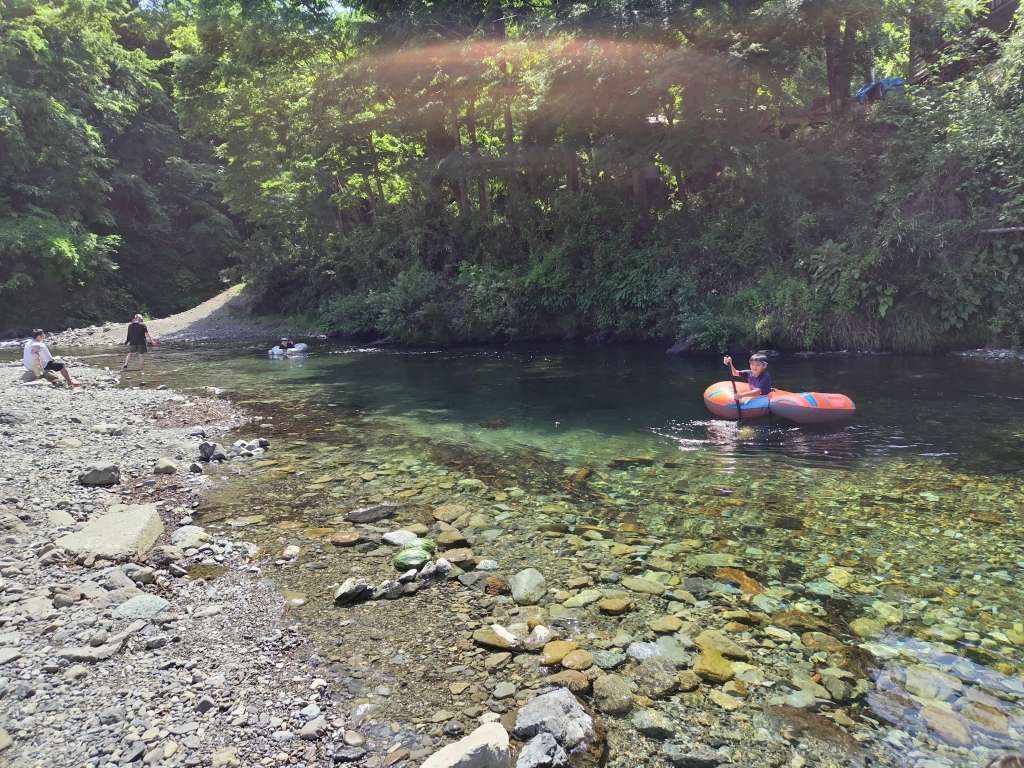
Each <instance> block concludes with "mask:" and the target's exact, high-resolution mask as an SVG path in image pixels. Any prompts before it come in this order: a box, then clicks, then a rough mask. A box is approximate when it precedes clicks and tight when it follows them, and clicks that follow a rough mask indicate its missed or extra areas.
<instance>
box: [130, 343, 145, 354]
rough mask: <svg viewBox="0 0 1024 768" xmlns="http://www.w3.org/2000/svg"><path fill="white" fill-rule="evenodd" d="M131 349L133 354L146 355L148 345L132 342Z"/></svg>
mask: <svg viewBox="0 0 1024 768" xmlns="http://www.w3.org/2000/svg"><path fill="white" fill-rule="evenodd" d="M130 349H131V351H132V354H134V355H144V354H146V345H145V344H132V345H131V347H130Z"/></svg>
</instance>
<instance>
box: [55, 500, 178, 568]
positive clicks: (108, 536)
mask: <svg viewBox="0 0 1024 768" xmlns="http://www.w3.org/2000/svg"><path fill="white" fill-rule="evenodd" d="M163 532H164V524H163V522H162V521H161V520H160V513H159V512H157V510H156V505H154V504H129V505H121V504H117V505H114V506H113V507H111V511H110V512H108V513H107V514H105V515H103V516H101V517H97V518H93V519H92V520H90V521H89V522H88V523H86V524H85V526H83V527H82V530H80V531H76V532H75V533H69V534H68V535H67V536H61V537H60V538H59V539H57V541H56V542H55V543H56V545H57V546H58V547H60V548H61V549H65V550H67V551H68V552H71V553H73V554H76V555H94V556H96V557H102V558H105V559H107V560H138V559H140V558H142V556H143V555H145V554H146V552H148V551H149V549H150V547H152V546H153V543H154V542H155V541H156V540H157V539H158V538H160V536H161V535H162V534H163Z"/></svg>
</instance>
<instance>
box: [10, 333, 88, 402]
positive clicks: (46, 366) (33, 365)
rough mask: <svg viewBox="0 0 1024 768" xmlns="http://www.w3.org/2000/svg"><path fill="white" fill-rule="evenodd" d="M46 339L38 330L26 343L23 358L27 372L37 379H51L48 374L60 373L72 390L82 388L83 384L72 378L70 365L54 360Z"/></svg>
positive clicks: (44, 334)
mask: <svg viewBox="0 0 1024 768" xmlns="http://www.w3.org/2000/svg"><path fill="white" fill-rule="evenodd" d="M45 338H46V332H45V331H44V330H43V329H42V328H36V329H35V330H34V331H32V337H31V338H30V339H29V340H28V341H26V342H25V351H24V354H23V355H22V358H21V359H22V363H23V364H24V366H25V370H26V371H28V372H29V373H31V374H33V375H34V377H35V378H37V379H40V378H44V377H45V378H49V377H48V376H46V374H47V373H50V374H53V373H59V374H60V375H61V376H63V377H64V381H66V382H67V383H68V386H69V387H71V388H72V389H77V388H78V387H80V386H81V384H79V383H78V382H77V381H76V380H75V379H74V378H73V377H72V376H71V371H70V370H68V364H67V363H64V362H61V361H60V360H54V358H53V355H51V354H50V349H49V347H47V346H46V342H45V341H44V339H45Z"/></svg>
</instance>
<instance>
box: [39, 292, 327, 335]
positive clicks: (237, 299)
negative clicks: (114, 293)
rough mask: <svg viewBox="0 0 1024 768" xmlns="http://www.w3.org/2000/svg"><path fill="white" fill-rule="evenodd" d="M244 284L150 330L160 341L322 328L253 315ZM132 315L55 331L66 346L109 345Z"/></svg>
mask: <svg viewBox="0 0 1024 768" xmlns="http://www.w3.org/2000/svg"><path fill="white" fill-rule="evenodd" d="M244 287H245V286H244V285H243V284H239V285H234V286H232V287H230V288H228V289H227V290H225V291H222V292H221V293H218V294H217V295H216V296H214V297H213V298H211V299H207V300H206V301H204V302H203V303H202V304H199V305H197V306H195V307H192V309H187V310H185V311H184V312H179V313H178V314H176V315H171V316H170V317H164V318H160V319H157V320H147V321H146V326H147V327H148V328H149V332H150V334H151V335H152V336H153V337H155V338H156V339H157V340H158V341H213V340H225V341H228V340H231V341H238V340H251V339H266V340H267V341H271V340H273V339H274V338H275V337H278V336H281V335H289V336H310V335H316V334H318V333H320V331H319V330H316V329H310V328H300V327H297V326H296V325H295V324H294V322H291V321H288V320H286V319H283V318H277V317H268V316H263V317H257V316H254V315H251V314H250V313H249V311H248V308H247V306H246V304H247V302H246V297H245V295H244V293H243V288H244ZM127 325H128V318H125V320H124V322H120V323H107V324H105V325H99V326H90V327H88V328H76V329H72V330H68V331H62V332H61V333H57V334H54V335H53V337H52V339H53V342H54V343H55V344H59V345H62V346H90V347H92V346H107V345H114V344H122V343H123V342H124V338H125V332H126V328H127Z"/></svg>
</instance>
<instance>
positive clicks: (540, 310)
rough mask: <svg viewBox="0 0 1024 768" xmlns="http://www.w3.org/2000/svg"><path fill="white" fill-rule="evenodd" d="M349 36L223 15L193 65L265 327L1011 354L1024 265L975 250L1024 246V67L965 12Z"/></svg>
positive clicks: (307, 21)
mask: <svg viewBox="0 0 1024 768" xmlns="http://www.w3.org/2000/svg"><path fill="white" fill-rule="evenodd" d="M332 8H336V6H330V7H328V6H320V5H316V4H311V3H306V4H301V5H300V4H294V3H292V4H288V5H287V6H284V5H281V6H279V5H277V4H274V3H272V2H270V0H263V1H260V0H248V1H246V2H204V3H200V4H199V5H198V6H197V14H198V15H197V20H196V24H195V26H194V27H191V28H188V29H182V30H180V34H179V35H178V36H177V37H176V39H175V44H176V45H177V47H178V53H177V55H176V67H177V70H176V71H177V80H176V83H177V87H178V92H177V93H178V97H179V98H180V104H181V107H182V110H183V111H182V114H183V115H184V116H185V119H186V121H187V124H188V126H189V127H190V129H191V130H193V131H195V132H197V133H198V134H199V135H203V136H209V137H212V138H214V139H215V140H216V141H217V142H218V143H219V147H220V152H221V155H222V157H223V159H224V160H225V162H226V164H227V169H226V175H225V182H224V187H223V188H224V190H225V191H226V194H227V199H228V201H229V203H230V204H231V205H232V206H233V207H234V208H235V209H236V210H237V211H239V212H241V213H244V214H245V216H246V217H247V218H248V220H249V221H250V222H251V224H252V225H253V228H254V232H253V236H252V238H251V239H250V240H249V242H248V244H247V254H246V265H247V269H248V271H249V273H250V275H251V278H252V280H253V285H254V288H255V290H256V291H257V293H258V294H259V295H261V296H262V297H263V303H264V306H266V307H273V308H275V309H284V310H288V311H293V312H314V311H315V312H319V313H320V315H321V316H322V317H323V318H324V319H325V321H326V322H327V323H328V324H329V325H330V326H331V327H332V328H334V329H335V330H337V331H339V332H341V333H344V334H349V335H357V336H359V335H362V336H378V335H382V336H387V337H391V338H394V339H398V340H403V341H453V340H456V341H464V340H485V339H495V338H499V339H500V338H536V337H575V336H583V335H588V334H597V335H599V336H602V335H603V336H616V337H619V338H650V337H660V338H670V337H674V338H678V339H688V340H690V341H691V342H692V343H694V344H696V345H700V346H705V347H716V346H720V345H723V344H725V343H726V342H728V341H740V342H743V343H747V344H751V345H753V344H758V345H760V344H776V345H782V346H790V347H819V348H822V347H823V348H828V347H845V346H855V347H858V348H897V349H927V348H934V347H937V346H940V345H949V344H957V343H966V342H971V343H973V342H985V341H997V340H1009V341H1012V342H1014V343H1017V342H1019V341H1020V337H1021V335H1022V332H1024V325H1022V322H1021V319H1020V318H1021V311H1020V310H1021V309H1022V307H1021V303H1022V301H1024V299H1021V298H1020V297H1022V296H1024V282H1022V279H1021V276H1020V270H1019V269H1018V268H1017V259H1018V258H1019V256H1020V254H1021V244H1020V243H1021V241H1020V240H1018V239H1015V238H1013V237H996V236H991V235H986V234H985V233H984V230H986V229H991V228H995V227H999V226H1001V225H1004V224H1013V223H1024V217H1021V216H1020V213H1021V212H1020V210H1019V208H1020V206H1021V203H1022V202H1024V198H1021V192H1022V190H1021V180H1022V179H1024V158H1022V156H1021V155H1020V153H1019V152H1016V151H1015V147H1019V146H1020V139H1021V136H1020V134H1021V130H1022V128H1024V112H1021V110H1020V94H1021V91H1020V88H1021V83H1020V72H1021V67H1022V60H1021V42H1020V40H1021V39H1020V37H1019V36H1017V37H1014V38H1013V39H1012V40H1011V41H1010V42H1009V43H1007V44H1005V45H1004V43H1003V42H1002V40H1000V39H999V38H998V37H997V36H995V35H994V34H992V33H990V32H988V31H986V30H984V28H983V27H982V26H980V25H979V24H978V23H977V22H978V19H977V18H976V17H975V16H973V15H972V11H974V10H977V9H974V8H972V6H971V5H970V4H962V5H957V4H951V3H938V2H905V3H901V2H896V1H895V0H856V1H855V2H837V1H833V0H799V1H798V2H782V1H781V0H767V1H762V0H721V1H720V2H697V1H694V0H690V1H689V2H672V1H669V0H666V1H664V2H657V3H631V2H596V3H562V2H558V1H557V0H555V1H553V2H546V3H529V4H527V3H520V2H517V1H516V0H510V1H509V2H495V0H490V1H489V2H483V3H465V2H458V3H450V2H436V1H433V0H432V1H431V2H426V0H423V1H422V2H411V3H392V2H388V1H387V0H371V1H369V2H357V3H354V4H352V5H351V6H350V8H349V10H346V11H345V12H343V13H340V14H339V13H336V12H333V11H332ZM942 39H953V40H959V41H960V42H959V43H957V44H956V45H953V46H947V47H945V48H943V49H941V51H940V53H941V55H939V56H937V55H936V54H934V53H931V55H930V56H929V52H934V50H935V49H936V46H937V45H938V44H939V42H940V41H941V40H942ZM929 64H930V66H931V75H930V76H929V77H925V78H924V79H923V80H922V81H921V82H917V83H915V84H914V85H913V86H912V87H911V88H910V89H909V91H908V93H907V95H906V97H904V98H900V97H899V96H898V95H897V96H896V97H894V98H888V99H886V100H885V101H884V102H882V103H877V104H873V105H871V106H870V107H868V108H862V107H860V106H858V105H856V104H855V103H853V102H851V99H850V93H851V90H855V89H856V87H857V86H859V85H860V84H861V83H863V82H869V81H870V78H871V76H872V74H873V72H874V73H876V74H877V75H878V76H882V75H902V74H906V72H907V71H908V70H913V71H915V72H916V71H918V70H922V71H927V67H928V65H929ZM811 109H813V113H812V112H809V111H808V110H811ZM813 115H817V116H818V117H814V116H813ZM822 115H824V117H822Z"/></svg>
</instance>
